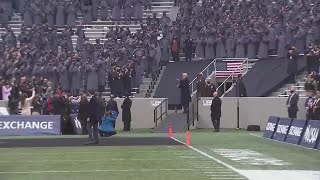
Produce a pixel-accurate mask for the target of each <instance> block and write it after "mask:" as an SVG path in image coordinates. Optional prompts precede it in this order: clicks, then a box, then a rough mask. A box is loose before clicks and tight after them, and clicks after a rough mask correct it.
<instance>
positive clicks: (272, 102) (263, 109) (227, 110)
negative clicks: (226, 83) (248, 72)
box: [196, 97, 306, 129]
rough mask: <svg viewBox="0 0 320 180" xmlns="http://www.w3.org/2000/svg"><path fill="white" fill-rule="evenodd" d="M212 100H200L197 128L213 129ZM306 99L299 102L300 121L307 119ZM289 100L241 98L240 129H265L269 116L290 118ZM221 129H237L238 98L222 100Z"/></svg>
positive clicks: (278, 98) (298, 116)
mask: <svg viewBox="0 0 320 180" xmlns="http://www.w3.org/2000/svg"><path fill="white" fill-rule="evenodd" d="M211 100H212V98H200V100H199V102H198V103H199V104H198V106H199V121H197V122H196V127H197V128H212V123H211V118H210V113H211V112H210V105H211ZM305 100H306V98H305V97H303V98H302V97H300V99H299V102H298V107H299V111H298V114H297V118H298V119H305V118H306V116H305V107H304V103H305ZM286 101H287V98H280V97H246V98H239V111H240V112H239V117H240V118H239V119H240V128H241V129H246V128H247V126H248V125H260V127H261V129H265V127H266V124H267V122H268V118H269V116H276V117H288V113H287V108H286ZM221 111H222V112H221V113H222V117H221V128H236V127H237V98H234V97H224V98H222V110H221Z"/></svg>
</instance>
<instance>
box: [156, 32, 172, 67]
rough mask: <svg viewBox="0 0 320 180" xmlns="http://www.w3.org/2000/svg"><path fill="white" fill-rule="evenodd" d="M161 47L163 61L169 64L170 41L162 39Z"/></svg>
mask: <svg viewBox="0 0 320 180" xmlns="http://www.w3.org/2000/svg"><path fill="white" fill-rule="evenodd" d="M159 46H160V48H161V60H160V61H163V62H168V61H169V60H170V51H169V50H170V40H169V39H168V38H167V37H166V36H164V37H162V38H161V39H160V42H159Z"/></svg>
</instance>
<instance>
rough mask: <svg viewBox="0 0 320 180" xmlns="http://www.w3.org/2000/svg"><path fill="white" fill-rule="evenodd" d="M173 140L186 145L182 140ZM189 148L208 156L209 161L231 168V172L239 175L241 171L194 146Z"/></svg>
mask: <svg viewBox="0 0 320 180" xmlns="http://www.w3.org/2000/svg"><path fill="white" fill-rule="evenodd" d="M171 138H172V139H173V140H175V141H177V142H179V143H181V144H184V145H186V144H185V143H184V142H182V141H180V140H178V139H176V138H174V137H171ZM187 147H189V148H190V149H192V150H194V151H196V152H198V153H200V154H202V155H203V156H206V157H207V158H209V159H211V160H214V161H216V162H217V163H220V164H222V165H223V166H226V167H227V168H229V169H231V170H233V171H235V172H238V173H239V171H238V170H237V169H236V168H234V167H233V166H231V165H229V164H227V163H224V162H222V161H221V160H219V159H217V158H214V157H212V156H210V155H209V154H207V153H205V152H202V151H200V150H199V149H197V148H194V147H192V146H187Z"/></svg>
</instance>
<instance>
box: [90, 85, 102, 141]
mask: <svg viewBox="0 0 320 180" xmlns="http://www.w3.org/2000/svg"><path fill="white" fill-rule="evenodd" d="M89 95H90V96H91V95H92V97H91V99H90V102H89V116H88V119H87V121H88V122H87V129H88V133H89V139H90V142H89V143H87V145H92V144H98V143H99V136H98V134H99V131H98V123H99V121H100V119H99V117H100V112H99V111H100V102H99V99H98V97H97V96H96V94H95V92H94V91H90V92H89Z"/></svg>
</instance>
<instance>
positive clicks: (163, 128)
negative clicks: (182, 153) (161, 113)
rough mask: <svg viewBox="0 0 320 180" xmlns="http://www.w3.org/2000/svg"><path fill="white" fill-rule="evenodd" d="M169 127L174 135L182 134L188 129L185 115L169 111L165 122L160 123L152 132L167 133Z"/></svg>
mask: <svg viewBox="0 0 320 180" xmlns="http://www.w3.org/2000/svg"><path fill="white" fill-rule="evenodd" d="M169 126H172V131H173V132H174V133H180V132H184V131H185V130H186V129H187V127H188V124H187V114H183V113H177V112H175V111H169V112H168V116H167V117H166V119H165V121H162V122H161V123H160V124H159V126H156V127H155V129H154V132H156V133H167V132H168V130H169Z"/></svg>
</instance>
